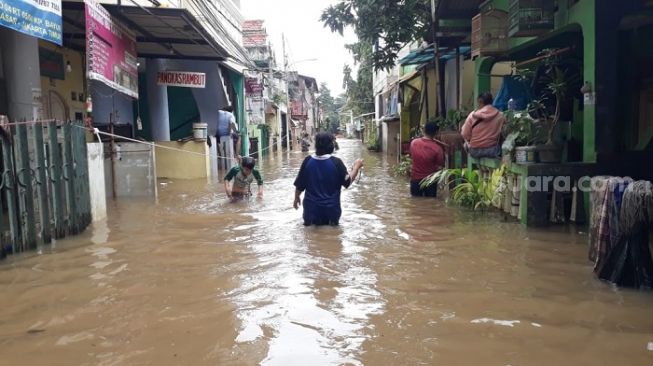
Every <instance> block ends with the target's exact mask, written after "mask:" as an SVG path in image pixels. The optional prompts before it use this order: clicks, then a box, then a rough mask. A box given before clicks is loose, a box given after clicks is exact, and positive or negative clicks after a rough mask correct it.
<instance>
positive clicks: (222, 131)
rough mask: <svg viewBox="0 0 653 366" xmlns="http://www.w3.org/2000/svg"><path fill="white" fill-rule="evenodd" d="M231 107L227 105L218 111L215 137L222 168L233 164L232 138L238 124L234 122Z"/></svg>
mask: <svg viewBox="0 0 653 366" xmlns="http://www.w3.org/2000/svg"><path fill="white" fill-rule="evenodd" d="M233 111H234V109H233V107H232V106H230V105H228V106H226V107H224V108H222V110H220V111H218V133H217V135H216V139H217V140H218V154H219V155H220V156H222V157H224V158H226V159H224V160H223V161H224V168H226V169H230V168H231V166H232V165H233V159H234V158H235V156H234V140H233V136H232V135H233V134H234V133H238V125H237V124H236V117H234V114H233Z"/></svg>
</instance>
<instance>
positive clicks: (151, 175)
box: [104, 142, 157, 198]
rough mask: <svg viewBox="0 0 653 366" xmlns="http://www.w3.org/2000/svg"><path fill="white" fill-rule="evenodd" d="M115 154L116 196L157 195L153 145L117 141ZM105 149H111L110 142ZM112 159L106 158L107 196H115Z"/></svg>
mask: <svg viewBox="0 0 653 366" xmlns="http://www.w3.org/2000/svg"><path fill="white" fill-rule="evenodd" d="M116 145H117V148H116V153H115V154H114V163H115V173H116V182H115V187H116V196H117V198H121V197H155V196H156V193H157V192H156V170H155V162H154V154H153V151H152V149H153V148H152V147H151V146H149V145H145V144H139V143H124V142H121V143H117V144H116ZM104 151H109V146H108V144H105V145H104ZM112 171H113V170H112V167H111V159H110V157H107V158H105V159H104V174H105V180H106V190H107V197H112V196H113V188H112Z"/></svg>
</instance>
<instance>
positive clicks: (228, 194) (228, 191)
mask: <svg viewBox="0 0 653 366" xmlns="http://www.w3.org/2000/svg"><path fill="white" fill-rule="evenodd" d="M224 192H225V193H226V194H227V197H228V198H231V191H230V190H228V189H227V190H225V191H224Z"/></svg>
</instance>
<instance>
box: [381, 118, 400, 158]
mask: <svg viewBox="0 0 653 366" xmlns="http://www.w3.org/2000/svg"><path fill="white" fill-rule="evenodd" d="M399 127H400V123H399V121H394V122H383V123H382V128H383V141H382V150H383V152H385V154H386V155H387V156H389V157H395V158H398V155H399V154H398V150H399V141H398V138H397V137H398V135H399Z"/></svg>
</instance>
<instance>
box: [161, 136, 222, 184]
mask: <svg viewBox="0 0 653 366" xmlns="http://www.w3.org/2000/svg"><path fill="white" fill-rule="evenodd" d="M157 145H161V146H167V147H172V148H175V149H182V150H185V151H191V152H193V153H200V154H205V156H200V155H196V154H189V153H185V152H181V151H173V150H168V149H165V148H160V147H157V148H156V151H155V154H156V176H157V178H170V179H197V178H206V177H208V176H209V175H210V174H211V165H210V160H211V159H209V156H208V154H209V147H208V145H207V144H206V142H204V141H189V142H177V141H161V142H157Z"/></svg>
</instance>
